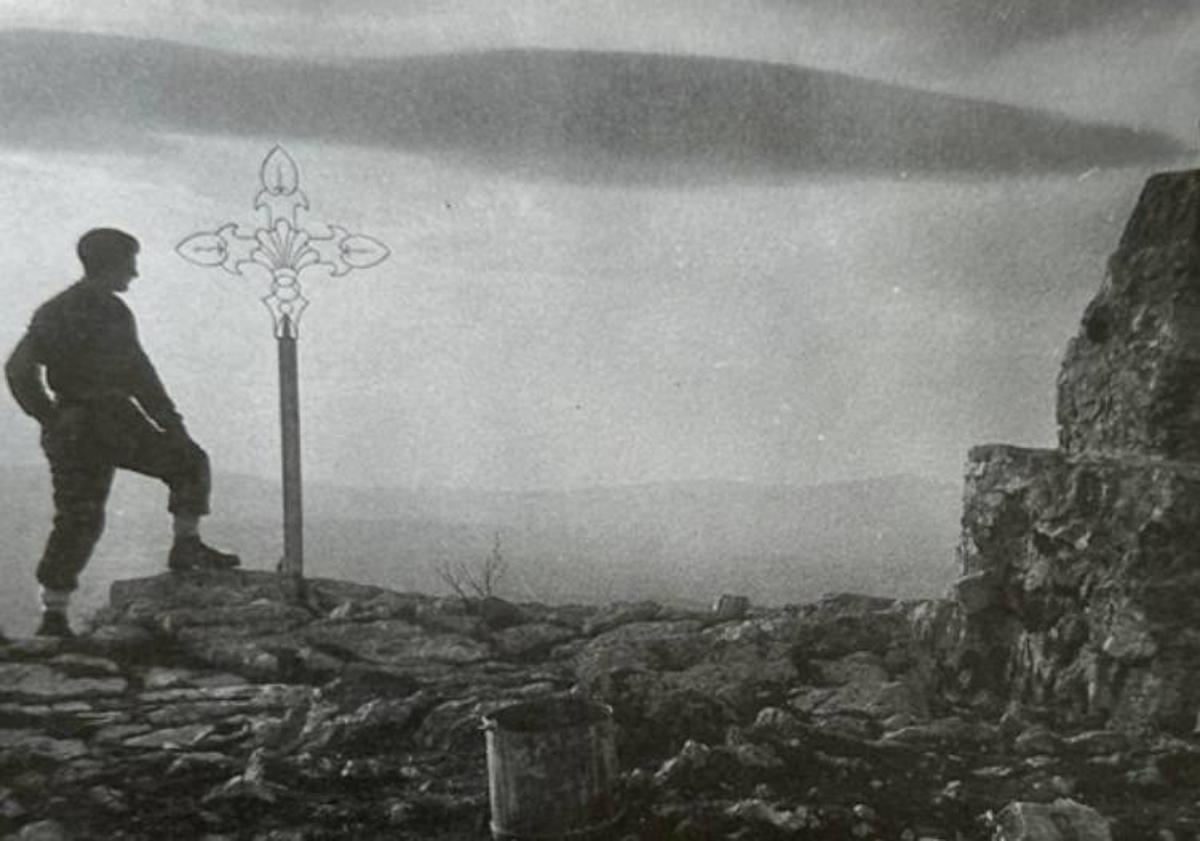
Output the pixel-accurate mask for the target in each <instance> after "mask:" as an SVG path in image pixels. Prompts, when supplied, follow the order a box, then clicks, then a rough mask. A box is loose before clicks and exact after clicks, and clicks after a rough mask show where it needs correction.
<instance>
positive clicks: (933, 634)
mask: <svg viewBox="0 0 1200 841" xmlns="http://www.w3.org/2000/svg"><path fill="white" fill-rule="evenodd" d="M961 621H962V620H961V618H960V615H959V610H958V609H957V607H956V606H955V605H953V604H951V603H948V602H900V601H892V600H886V599H873V598H866V597H859V596H837V597H831V598H827V599H825V600H823V601H821V602H819V603H816V604H811V605H802V606H795V607H788V608H781V609H771V610H765V609H751V610H750V612H749V613H748V614H747V615H743V616H737V617H730V618H722V617H720V616H719V615H717V614H698V613H686V612H680V611H676V610H672V609H668V608H665V607H662V606H660V605H657V604H653V603H638V604H623V605H613V606H609V607H604V608H592V607H579V606H560V607H548V606H543V605H533V604H522V605H515V604H511V603H508V602H504V601H501V600H499V599H490V600H485V601H478V602H473V603H464V602H463V601H462V600H461V599H437V598H432V597H427V596H422V595H415V594H398V593H393V592H388V591H385V590H381V589H378V588H372V587H365V586H359V585H353V584H348V583H344V582H333V581H323V580H322V581H310V582H308V586H307V587H306V588H305V592H303V593H297V592H289V591H288V589H287V588H284V587H281V586H280V582H279V579H278V578H277V577H276V576H273V575H269V574H266V573H253V572H237V573H227V574H215V575H195V576H193V575H187V576H181V575H174V576H172V575H164V576H160V577H157V578H152V579H145V580H139V581H133V582H122V583H120V584H118V585H116V586H115V587H114V589H113V593H112V599H111V605H110V607H109V608H108V609H106V610H105V611H103V612H102V613H101V615H99V616H98V617H97V618H96V620H95V622H94V624H93V626H92V627H91V628H90V629H89V630H88V631H87V633H86V634H84V635H82V636H81V637H80V638H79V639H77V640H74V641H69V642H58V641H48V640H17V641H11V642H8V643H5V644H3V645H2V646H0V836H6V837H8V838H18V839H82V838H107V839H118V838H124V839H135V838H136V839H164V838H181V839H182V838H206V839H210V841H217V839H235V838H236V839H243V838H244V839H261V840H262V841H267V839H274V840H275V841H285V839H286V840H287V841H293V839H294V840H295V841H299V839H305V841H317V839H327V838H330V839H331V838H384V837H387V838H401V837H403V838H429V839H478V838H486V837H488V835H489V830H488V819H489V813H488V787H487V780H488V771H487V766H486V756H485V749H484V737H483V734H482V733H481V730H480V726H479V725H480V721H481V717H482V716H483V715H485V714H487V713H489V712H494V711H495V710H497V709H499V708H501V707H503V706H505V705H507V704H510V703H512V702H514V701H518V700H526V699H531V698H539V697H543V696H548V695H555V694H561V693H570V692H574V693H576V694H582V695H585V696H587V697H592V698H596V699H600V700H603V701H605V702H607V703H608V704H610V705H611V706H612V708H613V713H614V717H615V720H616V723H617V749H618V753H619V756H620V763H621V768H622V772H621V774H620V777H619V779H617V780H616V781H615V786H616V789H617V795H618V798H619V802H620V804H621V806H622V808H623V817H622V819H621V821H620V822H619V824H618V825H617V826H615V827H614V828H613V830H612V832H611V837H612V838H617V839H658V838H672V839H674V838H678V839H708V838H714V839H716V838H720V839H725V838H735V839H736V838H741V839H757V838H765V839H774V838H781V839H782V838H796V839H805V838H808V839H826V838H839V839H840V838H859V839H871V838H880V839H884V838H886V839H911V841H917V839H943V840H944V841H951V839H959V838H963V839H983V838H1003V839H1010V841H1012V840H1013V839H1019V838H1026V839H1055V838H1062V839H1068V838H1069V839H1077V840H1078V839H1093V838H1107V837H1110V835H1111V837H1112V838H1116V839H1163V841H1168V839H1191V838H1196V837H1200V803H1198V802H1197V795H1196V791H1197V787H1198V786H1200V740H1196V739H1194V738H1192V737H1191V735H1190V734H1183V735H1176V736H1169V735H1162V734H1158V735H1153V734H1145V733H1143V734H1137V733H1130V732H1117V731H1108V730H1091V731H1089V730H1077V731H1071V732H1067V731H1055V730H1054V729H1051V727H1049V726H1048V725H1047V722H1050V721H1053V720H1055V719H1054V716H1053V715H1052V714H1051V713H1052V711H1048V710H1043V709H1037V708H1031V707H1022V706H1020V705H1017V704H1012V703H1007V704H1006V703H1004V702H1003V701H1002V700H1000V699H998V698H996V697H994V696H992V695H988V694H987V693H980V692H977V691H975V690H973V689H972V687H971V682H970V668H969V666H970V664H968V663H964V662H963V661H962V657H961V656H959V655H957V654H956V653H955V647H954V645H955V640H956V639H957V638H958V635H959V634H960V633H961Z"/></svg>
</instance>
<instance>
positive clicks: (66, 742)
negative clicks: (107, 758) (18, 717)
mask: <svg viewBox="0 0 1200 841" xmlns="http://www.w3.org/2000/svg"><path fill="white" fill-rule="evenodd" d="M87 752H88V749H87V746H86V745H85V744H84V743H83V742H82V741H80V740H79V739H55V738H52V737H50V736H47V735H45V734H44V733H41V732H39V731H37V730H0V756H5V757H17V758H30V759H43V760H51V761H54V762H69V761H70V760H72V759H78V758H79V757H81V756H86V755H87Z"/></svg>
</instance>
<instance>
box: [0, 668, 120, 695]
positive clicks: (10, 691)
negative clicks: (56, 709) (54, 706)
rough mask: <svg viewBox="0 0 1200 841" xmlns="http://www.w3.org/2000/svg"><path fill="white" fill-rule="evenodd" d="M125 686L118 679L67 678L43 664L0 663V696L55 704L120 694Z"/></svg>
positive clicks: (65, 675)
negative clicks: (56, 702)
mask: <svg viewBox="0 0 1200 841" xmlns="http://www.w3.org/2000/svg"><path fill="white" fill-rule="evenodd" d="M127 688H128V683H127V681H126V680H125V679H124V678H120V677H70V676H68V675H67V674H64V673H63V672H62V671H60V670H58V669H55V668H52V667H51V666H48V665H45V664H42V663H19V662H18V663H11V662H10V663H0V697H5V698H30V699H36V700H39V701H57V700H63V699H67V698H102V697H109V696H113V695H122V694H124V692H125V690H126V689H127Z"/></svg>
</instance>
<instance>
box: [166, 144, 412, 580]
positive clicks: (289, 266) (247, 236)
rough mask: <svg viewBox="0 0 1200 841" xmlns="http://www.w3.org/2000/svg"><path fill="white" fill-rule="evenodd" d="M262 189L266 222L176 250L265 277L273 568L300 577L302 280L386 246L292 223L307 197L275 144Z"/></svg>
mask: <svg viewBox="0 0 1200 841" xmlns="http://www.w3.org/2000/svg"><path fill="white" fill-rule="evenodd" d="M258 178H259V182H260V184H261V189H260V190H259V192H258V195H257V196H256V197H255V199H254V207H255V209H256V210H262V211H265V212H266V217H267V219H266V224H265V225H262V226H260V227H258V228H254V229H246V230H243V229H242V228H241V227H240V226H239V225H237V224H236V223H233V222H228V223H226V224H224V225H221V226H220V227H219V228H217V229H216V230H212V231H202V232H200V233H197V234H192V235H191V236H190V237H188V238H187V239H185V240H183V241H182V242H180V243H179V245H177V246H176V251H178V252H179V254H180V255H181V256H182V257H183V258H184V259H186V260H188V261H189V262H192V263H195V264H196V265H198V266H207V267H212V268H215V267H218V266H219V267H220V268H222V269H224V270H225V271H227V272H229V273H230V274H232V275H238V276H242V274H243V270H244V269H245V268H246V267H256V270H259V271H267V272H268V273H269V274H270V276H271V289H270V291H269V292H268V293H267V294H266V295H264V296H263V298H262V302H263V303H264V304H266V306H267V309H268V310H270V311H271V317H272V319H273V320H274V322H275V338H276V340H277V341H276V344H277V345H278V348H279V407H280V428H281V429H280V431H281V435H280V443H281V444H282V449H283V559H282V560H281V561H280V564H279V569H280V571H281V572H283V573H285V575H288V576H292V577H294V578H295V579H297V580H298V579H300V577H301V575H302V571H303V568H304V529H303V512H302V505H301V492H300V484H301V483H300V398H299V368H298V364H299V363H298V361H297V354H296V339H297V330H298V327H299V324H300V316H301V314H302V313H303V312H304V309H305V307H307V306H308V299H307V298H305V297H304V293H303V292H302V291H301V289H300V275H301V274H302V273H303V272H306V271H310V270H312V269H315V268H318V267H320V268H324V269H326V270H328V271H329V272H330V273H331V274H332V275H334V276H335V277H336V276H339V275H344V274H346V273H347V272H349V271H351V270H352V269H366V268H370V267H371V266H375V265H378V264H379V263H381V262H383V261H384V260H385V259H387V256H388V253H389V252H388V248H387V246H386V245H384V244H383V243H381V242H380V241H379V240H377V239H373V238H371V237H369V236H365V235H363V234H351V233H350V232H349V231H347V230H346V229H345V228H342V227H339V226H337V225H325V226H324V227H325V229H327V231H328V233H325V232H318V233H313V232H312V231H309V230H306V229H305V228H304V227H302V226H301V224H300V220H299V218H298V214H299V211H301V210H308V197H307V196H306V195H304V191H303V190H301V189H300V170H299V169H297V168H296V162H295V161H293V160H292V157H291V155H289V154H288V153H287V152H285V151H284V150H283V148H282V147H280V146H276V147H275V148H274V149H272V150H271V152H270V154H268V155H267V157H266V158H264V159H263V162H262V166H261V167H260V168H259V172H258Z"/></svg>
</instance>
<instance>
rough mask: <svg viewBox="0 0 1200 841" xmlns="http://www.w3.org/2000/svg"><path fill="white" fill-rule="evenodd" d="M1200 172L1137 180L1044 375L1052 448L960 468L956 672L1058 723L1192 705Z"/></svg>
mask: <svg viewBox="0 0 1200 841" xmlns="http://www.w3.org/2000/svg"><path fill="white" fill-rule="evenodd" d="M1198 220H1200V172H1184V173H1168V174H1164V175H1159V176H1155V177H1154V178H1152V179H1150V181H1149V182H1148V183H1147V185H1146V188H1145V190H1144V191H1143V193H1142V197H1141V200H1140V201H1139V203H1138V206H1137V209H1136V210H1135V211H1134V213H1133V216H1132V218H1131V219H1130V221H1129V224H1128V226H1127V227H1126V230H1125V233H1124V236H1123V237H1122V239H1121V242H1120V245H1119V247H1118V249H1117V251H1116V253H1115V254H1114V255H1113V257H1112V259H1111V260H1110V263H1109V271H1108V276H1107V279H1106V281H1105V283H1104V285H1103V287H1102V288H1101V290H1100V292H1099V294H1098V295H1097V296H1096V298H1095V299H1094V300H1093V301H1092V302H1091V304H1089V306H1088V308H1087V310H1086V312H1085V313H1084V316H1083V322H1082V326H1081V328H1080V332H1079V335H1078V336H1076V337H1075V338H1074V339H1073V340H1072V341H1071V343H1070V345H1069V347H1068V349H1067V353H1066V357H1065V360H1064V362H1063V367H1062V371H1061V373H1060V375H1059V380H1058V385H1059V389H1058V420H1059V424H1060V436H1059V438H1060V443H1061V449H1059V450H1029V449H1022V448H1017V447H1008V446H1001V445H991V446H985V447H977V448H975V449H974V450H972V452H971V454H970V458H969V463H968V467H967V481H966V492H965V497H964V500H965V502H964V512H963V532H962V541H961V545H960V552H959V554H960V559H961V562H962V567H963V573H964V576H963V578H962V579H961V580H960V581H959V582H958V585H957V587H956V592H957V598H958V602H959V604H960V606H961V608H962V610H963V611H964V613H965V614H966V615H967V620H966V625H967V629H966V633H965V634H964V645H963V648H962V659H963V660H964V661H967V662H969V666H970V669H969V670H970V672H971V682H972V683H973V685H975V686H977V687H985V688H988V689H990V690H992V691H995V692H997V693H999V694H1001V695H1002V696H1004V697H1008V698H1013V699H1016V700H1019V701H1022V702H1025V703H1031V704H1035V705H1040V706H1044V707H1045V708H1046V709H1048V710H1050V711H1051V712H1052V714H1053V716H1054V717H1055V718H1056V719H1057V720H1058V721H1060V722H1062V723H1064V724H1068V725H1070V726H1089V727H1107V728H1116V729H1120V730H1125V731H1130V732H1158V731H1165V732H1170V733H1176V734H1190V733H1191V732H1192V730H1193V728H1194V727H1195V725H1196V715H1197V711H1198V710H1200V670H1198V669H1196V668H1195V666H1194V665H1193V664H1194V663H1195V662H1196V655H1197V653H1198V652H1200V614H1197V613H1196V611H1195V605H1197V604H1200V548H1198V547H1200V540H1198V538H1200V223H1198Z"/></svg>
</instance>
